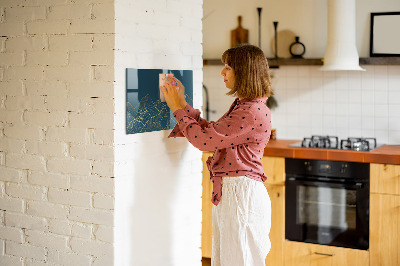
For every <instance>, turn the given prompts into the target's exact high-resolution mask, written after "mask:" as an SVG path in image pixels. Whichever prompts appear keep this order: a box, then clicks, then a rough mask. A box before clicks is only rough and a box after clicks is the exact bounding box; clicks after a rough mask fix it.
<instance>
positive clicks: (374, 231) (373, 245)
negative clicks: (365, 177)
mask: <svg viewBox="0 0 400 266" xmlns="http://www.w3.org/2000/svg"><path fill="white" fill-rule="evenodd" d="M370 202H371V203H370V237H369V242H370V244H369V251H370V253H371V258H370V259H371V266H375V265H385V266H386V265H387V266H391V265H393V266H394V265H400V196H395V195H383V194H371V196H370Z"/></svg>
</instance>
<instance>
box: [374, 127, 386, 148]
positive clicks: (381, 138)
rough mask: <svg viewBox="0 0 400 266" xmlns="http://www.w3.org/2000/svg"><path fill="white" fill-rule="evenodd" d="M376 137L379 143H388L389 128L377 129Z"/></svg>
mask: <svg viewBox="0 0 400 266" xmlns="http://www.w3.org/2000/svg"><path fill="white" fill-rule="evenodd" d="M374 137H375V138H376V141H377V144H378V145H380V144H383V143H388V141H389V134H388V131H387V130H375V132H374Z"/></svg>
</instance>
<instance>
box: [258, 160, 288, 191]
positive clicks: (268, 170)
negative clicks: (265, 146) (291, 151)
mask: <svg viewBox="0 0 400 266" xmlns="http://www.w3.org/2000/svg"><path fill="white" fill-rule="evenodd" d="M261 163H262V165H263V168H264V172H265V174H266V175H267V177H268V178H267V180H266V181H265V183H266V184H271V185H285V158H283V157H270V156H264V157H263V158H262V159H261Z"/></svg>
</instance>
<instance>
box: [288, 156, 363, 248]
mask: <svg viewBox="0 0 400 266" xmlns="http://www.w3.org/2000/svg"><path fill="white" fill-rule="evenodd" d="M285 169H286V193H285V194H286V195H285V200H286V203H285V215H286V217H285V237H286V239H288V240H292V241H300V242H308V243H315V244H321V245H331V246H338V247H347V248H355V249H362V250H367V249H368V246H369V164H367V163H355V162H340V161H323V160H307V159H290V158H287V159H286V161H285Z"/></svg>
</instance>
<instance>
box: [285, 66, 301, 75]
mask: <svg viewBox="0 0 400 266" xmlns="http://www.w3.org/2000/svg"><path fill="white" fill-rule="evenodd" d="M285 68H286V72H285V73H284V76H285V77H297V76H298V74H297V73H298V71H297V70H298V68H299V67H297V66H287V67H285Z"/></svg>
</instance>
